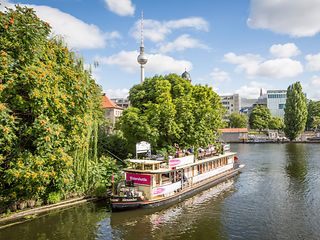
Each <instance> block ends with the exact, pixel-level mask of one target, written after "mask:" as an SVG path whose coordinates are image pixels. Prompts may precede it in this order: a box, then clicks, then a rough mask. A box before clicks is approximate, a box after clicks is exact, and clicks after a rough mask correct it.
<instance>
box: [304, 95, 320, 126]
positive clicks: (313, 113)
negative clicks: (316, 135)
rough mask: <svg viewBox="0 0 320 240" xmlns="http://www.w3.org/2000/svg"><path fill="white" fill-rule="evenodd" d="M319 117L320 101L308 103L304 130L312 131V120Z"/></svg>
mask: <svg viewBox="0 0 320 240" xmlns="http://www.w3.org/2000/svg"><path fill="white" fill-rule="evenodd" d="M319 117H320V101H312V100H310V101H309V102H308V117H307V124H306V129H308V130H311V129H314V126H313V125H314V124H313V122H314V120H315V119H317V118H319Z"/></svg>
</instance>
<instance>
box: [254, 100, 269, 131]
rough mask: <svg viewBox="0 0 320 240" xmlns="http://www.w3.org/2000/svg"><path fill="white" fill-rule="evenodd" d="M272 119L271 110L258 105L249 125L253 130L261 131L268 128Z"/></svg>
mask: <svg viewBox="0 0 320 240" xmlns="http://www.w3.org/2000/svg"><path fill="white" fill-rule="evenodd" d="M270 119H271V113H270V110H269V109H268V108H267V107H266V106H263V105H257V106H256V107H255V108H254V109H252V112H251V113H250V116H249V125H250V128H251V129H258V130H259V131H261V130H263V129H266V128H268V125H269V121H270Z"/></svg>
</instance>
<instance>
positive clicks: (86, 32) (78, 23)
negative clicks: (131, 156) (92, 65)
mask: <svg viewBox="0 0 320 240" xmlns="http://www.w3.org/2000/svg"><path fill="white" fill-rule="evenodd" d="M3 6H7V7H11V8H14V5H13V4H11V3H9V2H6V1H5V2H3ZM21 6H27V7H30V8H33V9H34V10H35V11H36V14H37V15H38V17H39V18H40V19H42V20H43V21H46V22H48V23H49V24H50V26H51V27H52V35H61V36H62V37H63V38H64V41H65V42H66V44H67V45H68V46H69V47H71V48H77V49H95V48H103V47H105V46H106V43H107V41H108V40H112V39H117V38H120V34H119V33H118V32H116V31H114V32H111V33H104V32H102V31H101V30H100V29H99V27H97V26H96V25H94V24H87V23H85V22H83V21H82V20H80V19H78V18H76V17H74V16H72V15H70V14H68V13H65V12H62V11H60V10H59V9H57V8H52V7H48V6H39V5H29V4H21Z"/></svg>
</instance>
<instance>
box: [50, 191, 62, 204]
mask: <svg viewBox="0 0 320 240" xmlns="http://www.w3.org/2000/svg"><path fill="white" fill-rule="evenodd" d="M60 201H61V194H60V193H59V192H52V193H49V196H48V198H47V202H48V203H49V204H54V203H58V202H60Z"/></svg>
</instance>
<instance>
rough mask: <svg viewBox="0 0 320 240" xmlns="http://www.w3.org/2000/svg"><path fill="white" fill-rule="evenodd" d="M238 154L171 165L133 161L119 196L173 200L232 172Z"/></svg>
mask: <svg viewBox="0 0 320 240" xmlns="http://www.w3.org/2000/svg"><path fill="white" fill-rule="evenodd" d="M235 154H236V153H232V152H225V153H224V154H222V155H210V156H209V155H208V156H207V157H203V156H202V157H201V158H200V159H196V158H195V156H194V155H188V156H184V157H179V158H172V159H169V160H168V161H164V160H150V159H129V160H127V163H128V167H127V168H126V169H124V172H125V182H124V183H120V185H119V186H118V187H117V192H116V195H117V196H119V197H137V198H140V199H142V200H156V199H161V198H164V197H169V196H172V195H174V194H176V193H178V192H180V191H182V190H184V189H187V188H192V187H195V186H196V185H197V184H198V183H200V182H203V181H206V180H208V179H209V178H210V179H211V180H212V178H214V177H219V176H220V175H221V174H223V173H225V172H226V171H229V170H232V169H233V168H234V164H235V160H236V156H235ZM127 200H128V201H131V200H129V199H127ZM132 201H133V200H132Z"/></svg>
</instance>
